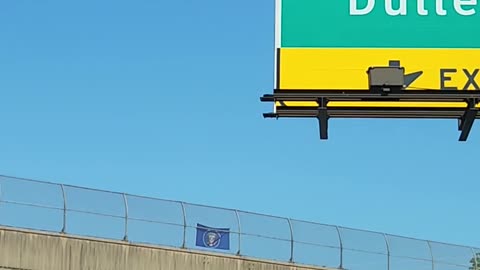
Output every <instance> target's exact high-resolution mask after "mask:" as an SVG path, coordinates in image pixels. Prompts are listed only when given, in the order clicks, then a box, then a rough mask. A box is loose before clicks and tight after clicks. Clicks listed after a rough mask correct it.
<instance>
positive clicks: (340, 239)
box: [335, 226, 343, 269]
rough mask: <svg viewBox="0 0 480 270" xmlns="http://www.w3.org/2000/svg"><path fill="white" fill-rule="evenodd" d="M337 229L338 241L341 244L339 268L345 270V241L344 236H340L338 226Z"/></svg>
mask: <svg viewBox="0 0 480 270" xmlns="http://www.w3.org/2000/svg"><path fill="white" fill-rule="evenodd" d="M335 229H337V233H338V241H339V244H340V266H339V268H340V269H343V240H342V235H341V234H340V229H339V228H338V226H335Z"/></svg>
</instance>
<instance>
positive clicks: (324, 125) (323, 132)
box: [317, 98, 329, 140]
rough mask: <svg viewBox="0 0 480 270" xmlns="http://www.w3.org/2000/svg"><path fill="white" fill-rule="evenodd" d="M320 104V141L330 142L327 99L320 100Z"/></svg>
mask: <svg viewBox="0 0 480 270" xmlns="http://www.w3.org/2000/svg"><path fill="white" fill-rule="evenodd" d="M317 102H318V115H317V119H318V124H319V125H320V139H321V140H328V118H329V117H328V111H327V102H328V101H327V99H326V98H320V99H319V100H317Z"/></svg>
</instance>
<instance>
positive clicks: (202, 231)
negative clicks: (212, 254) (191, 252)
mask: <svg viewBox="0 0 480 270" xmlns="http://www.w3.org/2000/svg"><path fill="white" fill-rule="evenodd" d="M196 244H197V246H199V247H206V248H213V249H226V250H229V249H230V229H228V228H212V227H207V226H205V225H202V224H197V243H196Z"/></svg>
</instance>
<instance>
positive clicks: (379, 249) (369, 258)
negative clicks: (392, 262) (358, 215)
mask: <svg viewBox="0 0 480 270" xmlns="http://www.w3.org/2000/svg"><path fill="white" fill-rule="evenodd" d="M339 230H340V235H341V237H342V242H343V267H344V268H346V269H351V270H385V269H388V250H387V243H386V241H385V237H384V235H383V234H380V233H374V232H366V231H359V230H352V229H346V228H340V229H339Z"/></svg>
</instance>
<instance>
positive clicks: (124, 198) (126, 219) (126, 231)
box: [122, 193, 128, 241]
mask: <svg viewBox="0 0 480 270" xmlns="http://www.w3.org/2000/svg"><path fill="white" fill-rule="evenodd" d="M122 195H123V204H124V206H125V232H124V233H125V234H124V236H123V241H128V201H127V195H126V194H125V193H123V194H122Z"/></svg>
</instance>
